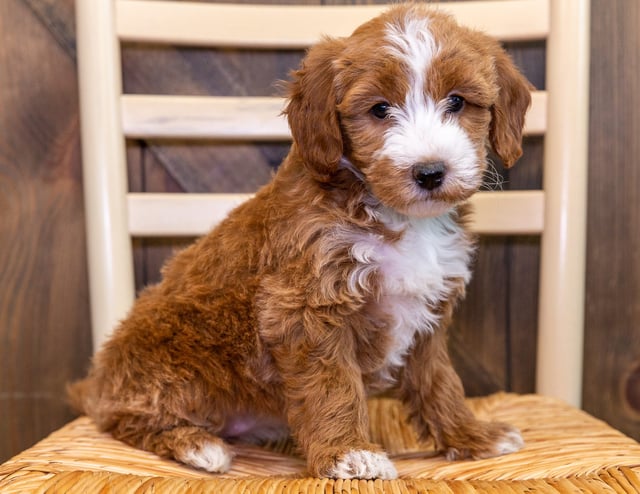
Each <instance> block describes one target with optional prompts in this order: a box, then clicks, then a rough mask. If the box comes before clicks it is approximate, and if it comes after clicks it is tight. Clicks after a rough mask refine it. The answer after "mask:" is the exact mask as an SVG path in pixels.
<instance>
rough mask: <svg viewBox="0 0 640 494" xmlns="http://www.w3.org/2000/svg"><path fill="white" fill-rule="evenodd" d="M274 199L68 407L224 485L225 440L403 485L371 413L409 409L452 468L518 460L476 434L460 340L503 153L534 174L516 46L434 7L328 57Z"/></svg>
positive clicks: (208, 254) (167, 280)
mask: <svg viewBox="0 0 640 494" xmlns="http://www.w3.org/2000/svg"><path fill="white" fill-rule="evenodd" d="M292 79H293V80H292V82H291V83H290V85H289V86H288V92H289V94H288V104H287V106H286V109H285V113H286V116H287V118H288V121H289V125H290V127H291V131H292V134H293V145H292V148H291V151H290V153H289V155H288V156H287V157H286V159H285V160H284V162H283V163H282V165H281V167H280V169H279V170H278V172H277V174H276V175H275V177H274V178H273V180H272V182H271V183H269V184H268V185H266V186H265V187H263V188H262V189H260V190H259V191H258V193H257V194H256V195H255V197H254V198H253V199H251V200H250V201H248V202H246V203H244V204H242V205H241V206H239V207H238V208H237V209H235V210H234V211H233V212H232V213H231V214H230V215H229V217H228V218H227V219H226V220H225V221H223V222H222V223H221V224H220V225H219V226H218V227H216V228H215V229H214V230H213V231H212V232H211V233H210V234H208V235H207V236H205V237H203V238H201V239H200V240H198V241H197V242H196V243H195V244H193V245H192V246H190V247H189V248H187V249H186V250H184V251H182V252H180V253H179V254H177V255H176V256H175V257H174V258H173V259H172V260H170V261H169V262H168V263H167V264H166V265H165V266H164V268H163V271H162V275H163V280H162V282H160V283H159V284H157V285H154V286H151V287H148V288H147V289H145V290H144V291H143V292H142V293H141V294H140V297H139V299H138V300H137V302H136V303H135V305H134V307H133V309H132V310H131V312H130V314H129V315H128V317H127V318H126V319H125V320H124V321H122V322H121V324H120V325H119V327H117V329H116V330H115V332H114V334H113V336H112V338H111V339H110V340H109V341H108V342H107V343H106V344H105V345H104V347H103V348H102V349H101V350H100V351H99V352H98V353H97V355H96V356H95V358H94V360H93V363H92V367H91V370H90V372H89V375H88V377H87V378H86V379H85V380H83V381H80V382H78V383H76V384H75V385H74V386H72V388H71V396H72V399H73V401H74V402H75V404H76V405H77V406H78V407H79V409H80V410H82V411H83V412H85V413H86V414H88V415H89V416H90V417H92V418H93V419H94V420H95V422H96V424H97V425H98V426H99V427H100V428H101V429H102V430H104V431H109V432H110V433H111V434H113V436H114V437H116V438H118V439H120V440H122V441H124V442H126V443H128V444H131V445H133V446H136V447H139V448H142V449H145V450H148V451H152V452H154V453H157V454H158V455H160V456H163V457H170V458H174V459H176V460H178V461H180V462H183V463H186V464H188V465H192V466H193V467H196V468H201V469H204V470H208V471H211V472H224V471H226V470H227V469H228V468H229V467H230V464H231V461H232V456H233V453H232V451H231V449H230V447H229V446H228V445H227V442H226V441H225V440H229V439H233V440H238V439H240V440H245V441H258V440H264V439H270V438H274V437H276V436H279V435H281V434H287V433H290V434H292V436H293V437H294V439H295V440H296V442H297V444H298V446H299V448H300V449H301V451H302V452H303V453H304V455H305V456H306V459H307V465H308V470H309V473H310V474H312V475H314V476H321V477H325V476H326V477H336V478H352V477H356V478H365V479H370V478H382V479H391V478H394V477H396V475H397V474H396V470H395V468H394V465H393V463H392V462H391V461H390V460H389V459H388V458H387V456H386V454H385V453H384V452H383V451H382V449H381V448H380V446H378V445H376V444H372V443H371V442H370V440H369V437H368V419H367V407H366V399H367V396H369V395H371V394H374V393H380V392H394V393H395V394H396V396H397V397H398V398H399V399H400V400H402V402H404V405H405V406H406V409H407V412H408V417H409V418H410V421H411V423H412V424H413V426H414V427H415V429H416V431H417V433H418V434H419V435H420V436H421V437H423V438H427V437H431V438H433V440H434V442H435V445H436V447H437V448H438V449H439V450H441V451H442V452H443V453H444V454H445V455H446V457H447V458H449V459H452V460H453V459H459V458H486V457H491V456H494V455H500V454H503V453H508V452H512V451H516V450H518V449H519V448H520V447H521V446H522V444H523V443H522V439H521V437H520V434H519V432H518V431H517V430H516V429H514V428H512V427H510V426H509V425H505V424H500V423H487V422H481V421H478V420H476V418H474V416H473V415H472V414H471V412H470V411H469V410H468V409H467V407H466V406H465V402H464V393H463V389H462V385H461V383H460V380H459V378H458V376H457V375H456V373H455V371H454V369H453V368H452V366H451V363H450V361H449V357H448V355H447V349H446V331H447V326H448V324H449V322H450V320H451V316H452V311H453V308H454V305H455V303H456V301H457V300H458V299H459V298H460V297H461V296H463V294H464V291H465V284H466V283H467V281H468V280H469V277H470V270H469V264H470V261H471V259H472V257H473V252H474V240H473V238H472V237H471V235H470V234H469V233H468V232H467V230H466V228H465V225H466V222H467V218H468V207H467V206H465V202H466V201H467V199H469V197H470V196H471V195H472V194H473V193H474V192H476V191H477V190H478V188H479V187H480V185H481V183H482V179H483V174H484V172H485V170H486V166H487V165H486V154H487V149H486V148H487V146H489V145H490V146H491V147H492V148H493V149H494V151H495V152H496V154H497V155H498V156H499V157H500V158H501V159H502V161H503V162H504V164H505V165H506V166H511V165H512V164H513V163H514V162H515V161H516V160H517V159H518V158H519V156H520V155H521V152H522V151H521V140H522V128H523V122H524V117H525V113H526V110H527V108H528V106H529V104H530V89H531V88H530V85H529V83H528V82H527V81H526V79H525V78H524V77H523V76H522V75H521V74H520V73H519V72H518V71H517V69H516V68H515V67H514V65H513V64H512V62H511V60H510V59H509V57H508V56H507V55H506V54H505V53H504V51H503V50H502V49H501V47H500V45H499V44H498V43H497V42H496V41H494V40H493V39H491V38H489V37H488V36H486V35H484V34H481V33H479V32H475V31H472V30H469V29H466V28H463V27H460V26H458V25H457V24H456V23H455V22H454V21H453V20H452V19H451V18H450V17H449V16H447V15H445V14H443V13H441V12H438V11H436V10H433V9H430V8H428V7H425V6H423V5H420V4H412V5H400V6H396V7H393V8H391V9H390V10H388V11H387V12H386V13H385V14H383V15H381V16H379V17H377V18H375V19H373V20H371V21H369V22H367V23H366V24H364V25H362V26H361V27H360V28H358V29H357V30H356V31H355V32H354V33H353V35H351V36H350V37H348V38H345V39H329V38H326V39H324V40H322V41H321V42H320V43H318V44H317V45H316V46H314V47H313V48H311V49H310V50H309V52H308V54H307V56H306V58H305V59H304V61H303V62H302V65H301V67H300V69H299V70H297V71H295V72H294V73H293V77H292Z"/></svg>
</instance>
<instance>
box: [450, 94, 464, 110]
mask: <svg viewBox="0 0 640 494" xmlns="http://www.w3.org/2000/svg"><path fill="white" fill-rule="evenodd" d="M463 107H464V98H463V97H462V96H458V95H457V94H452V95H451V96H449V97H448V98H447V113H458V112H459V111H460V110H462V108H463Z"/></svg>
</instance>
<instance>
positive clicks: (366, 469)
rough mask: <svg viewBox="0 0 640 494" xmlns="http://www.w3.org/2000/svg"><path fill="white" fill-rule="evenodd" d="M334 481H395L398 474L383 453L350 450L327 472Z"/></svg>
mask: <svg viewBox="0 0 640 494" xmlns="http://www.w3.org/2000/svg"><path fill="white" fill-rule="evenodd" d="M328 476H329V477H332V478H336V479H395V478H397V477H398V472H397V471H396V467H395V466H394V465H393V462H392V461H391V460H389V458H387V455H386V454H384V453H374V452H373V451H367V450H351V451H349V452H348V453H346V454H344V455H343V456H342V458H340V460H338V462H337V463H336V464H335V466H334V467H333V468H332V469H331V471H330V472H329V475H328Z"/></svg>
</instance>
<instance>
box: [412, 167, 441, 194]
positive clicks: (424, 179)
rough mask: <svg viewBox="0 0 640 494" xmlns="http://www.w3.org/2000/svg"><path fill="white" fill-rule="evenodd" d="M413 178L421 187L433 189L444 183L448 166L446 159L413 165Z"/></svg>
mask: <svg viewBox="0 0 640 494" xmlns="http://www.w3.org/2000/svg"><path fill="white" fill-rule="evenodd" d="M412 173H413V179H414V180H415V181H416V183H417V184H418V186H420V187H421V188H423V189H425V190H428V191H432V190H435V189H437V188H438V187H440V186H441V185H442V184H443V183H444V178H445V175H446V166H445V164H444V161H429V162H426V163H416V164H415V165H413V170H412Z"/></svg>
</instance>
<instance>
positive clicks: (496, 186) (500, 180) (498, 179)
mask: <svg viewBox="0 0 640 494" xmlns="http://www.w3.org/2000/svg"><path fill="white" fill-rule="evenodd" d="M505 183H506V181H505V179H504V177H503V176H502V175H501V174H500V172H499V171H498V170H497V168H496V167H495V165H494V164H493V163H492V162H491V161H488V162H487V169H486V170H485V172H484V176H483V180H482V185H481V186H480V190H487V191H491V190H503V188H504V184H505Z"/></svg>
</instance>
